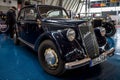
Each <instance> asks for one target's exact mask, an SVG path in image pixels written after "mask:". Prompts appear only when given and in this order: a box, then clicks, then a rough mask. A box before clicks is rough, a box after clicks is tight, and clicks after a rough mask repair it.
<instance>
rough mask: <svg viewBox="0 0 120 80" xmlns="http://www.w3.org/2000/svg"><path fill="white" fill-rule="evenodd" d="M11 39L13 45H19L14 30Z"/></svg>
mask: <svg viewBox="0 0 120 80" xmlns="http://www.w3.org/2000/svg"><path fill="white" fill-rule="evenodd" d="M13 41H14V44H15V45H19V43H20V41H19V40H18V36H17V33H16V32H14V34H13Z"/></svg>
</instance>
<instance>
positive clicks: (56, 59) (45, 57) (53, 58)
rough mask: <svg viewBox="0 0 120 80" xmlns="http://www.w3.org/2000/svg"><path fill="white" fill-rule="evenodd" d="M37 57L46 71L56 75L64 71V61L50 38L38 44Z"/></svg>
mask: <svg viewBox="0 0 120 80" xmlns="http://www.w3.org/2000/svg"><path fill="white" fill-rule="evenodd" d="M38 58H39V61H40V63H41V66H42V67H43V68H44V70H45V71H46V72H48V73H50V74H52V75H57V76H59V75H61V74H63V73H64V72H65V67H64V65H65V64H64V61H63V60H62V59H61V57H60V54H59V51H58V50H57V48H56V46H55V44H54V43H53V42H52V41H51V40H45V41H43V42H42V43H41V44H40V46H39V49H38Z"/></svg>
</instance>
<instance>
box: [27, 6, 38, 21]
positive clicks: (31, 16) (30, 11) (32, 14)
mask: <svg viewBox="0 0 120 80" xmlns="http://www.w3.org/2000/svg"><path fill="white" fill-rule="evenodd" d="M36 16H37V13H36V10H35V8H26V10H25V20H36Z"/></svg>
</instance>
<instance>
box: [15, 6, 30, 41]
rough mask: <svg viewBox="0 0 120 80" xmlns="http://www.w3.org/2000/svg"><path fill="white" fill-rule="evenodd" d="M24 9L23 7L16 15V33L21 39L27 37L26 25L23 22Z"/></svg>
mask: <svg viewBox="0 0 120 80" xmlns="http://www.w3.org/2000/svg"><path fill="white" fill-rule="evenodd" d="M25 9H26V8H23V9H22V10H21V11H20V13H19V15H18V19H17V28H18V30H19V31H18V34H19V38H20V39H22V40H26V39H27V38H26V37H27V35H26V34H27V33H28V26H27V25H26V24H25V23H26V21H25Z"/></svg>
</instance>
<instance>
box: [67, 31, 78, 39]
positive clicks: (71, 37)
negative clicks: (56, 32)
mask: <svg viewBox="0 0 120 80" xmlns="http://www.w3.org/2000/svg"><path fill="white" fill-rule="evenodd" d="M66 36H67V38H68V40H69V41H73V40H74V39H75V36H76V34H75V31H74V30H73V29H68V30H67V33H66Z"/></svg>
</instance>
